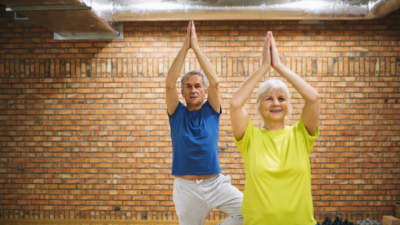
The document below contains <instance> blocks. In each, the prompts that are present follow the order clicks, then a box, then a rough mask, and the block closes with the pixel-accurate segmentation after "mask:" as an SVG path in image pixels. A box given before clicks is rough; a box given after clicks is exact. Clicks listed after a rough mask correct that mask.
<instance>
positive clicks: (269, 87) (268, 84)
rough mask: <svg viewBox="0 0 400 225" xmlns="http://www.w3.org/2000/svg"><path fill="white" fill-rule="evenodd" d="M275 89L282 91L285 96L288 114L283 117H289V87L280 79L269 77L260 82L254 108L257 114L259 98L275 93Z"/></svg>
mask: <svg viewBox="0 0 400 225" xmlns="http://www.w3.org/2000/svg"><path fill="white" fill-rule="evenodd" d="M277 91H282V92H283V96H285V98H286V100H287V102H288V114H287V115H286V117H285V119H289V116H290V113H291V111H292V107H291V104H290V92H289V88H288V87H287V86H286V84H285V83H283V81H280V80H278V79H274V78H273V79H269V80H267V81H265V82H264V83H262V84H261V85H260V87H259V88H258V92H257V101H256V110H257V113H258V114H261V113H260V104H261V100H262V99H263V98H265V96H270V95H271V94H272V93H275V92H277Z"/></svg>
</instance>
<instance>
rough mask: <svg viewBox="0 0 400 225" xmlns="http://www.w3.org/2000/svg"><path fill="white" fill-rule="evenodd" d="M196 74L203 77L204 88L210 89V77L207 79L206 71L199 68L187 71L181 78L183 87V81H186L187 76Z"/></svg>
mask: <svg viewBox="0 0 400 225" xmlns="http://www.w3.org/2000/svg"><path fill="white" fill-rule="evenodd" d="M195 74H197V75H200V76H201V77H202V78H203V85H204V89H208V79H207V77H206V75H204V73H203V72H201V71H199V70H192V71H189V72H187V73H185V75H183V77H182V79H181V89H183V85H184V83H183V82H184V80H185V78H186V77H189V76H192V75H195Z"/></svg>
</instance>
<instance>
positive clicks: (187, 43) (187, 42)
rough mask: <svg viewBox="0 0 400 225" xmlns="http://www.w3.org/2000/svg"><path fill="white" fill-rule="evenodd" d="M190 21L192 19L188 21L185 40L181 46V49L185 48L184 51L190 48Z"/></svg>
mask: <svg viewBox="0 0 400 225" xmlns="http://www.w3.org/2000/svg"><path fill="white" fill-rule="evenodd" d="M191 22H192V21H190V22H189V25H188V28H187V33H186V37H185V42H184V43H183V46H182V49H183V50H185V51H189V49H190V48H191V44H190V36H191V35H190V32H191V29H190V25H191Z"/></svg>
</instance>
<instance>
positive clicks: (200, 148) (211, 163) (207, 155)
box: [167, 101, 221, 175]
mask: <svg viewBox="0 0 400 225" xmlns="http://www.w3.org/2000/svg"><path fill="white" fill-rule="evenodd" d="M167 113H168V112H167ZM220 115H221V112H219V113H218V112H216V111H215V110H214V109H213V108H212V106H211V105H210V103H209V102H208V101H206V102H205V103H204V104H203V106H202V107H201V109H200V110H194V111H189V110H188V109H187V108H186V106H185V105H184V104H182V103H181V102H179V104H178V106H177V107H176V109H175V111H174V113H173V114H172V115H169V114H168V116H169V124H170V127H171V139H172V152H173V158H172V175H207V174H216V173H221V168H220V166H219V154H218V152H219V151H218V138H219V117H220Z"/></svg>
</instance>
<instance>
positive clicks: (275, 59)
mask: <svg viewBox="0 0 400 225" xmlns="http://www.w3.org/2000/svg"><path fill="white" fill-rule="evenodd" d="M271 54H272V61H271V66H272V67H273V68H274V69H276V68H277V67H280V66H282V63H281V59H280V58H279V52H278V49H277V48H276V42H275V38H274V36H273V35H272V32H271Z"/></svg>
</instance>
